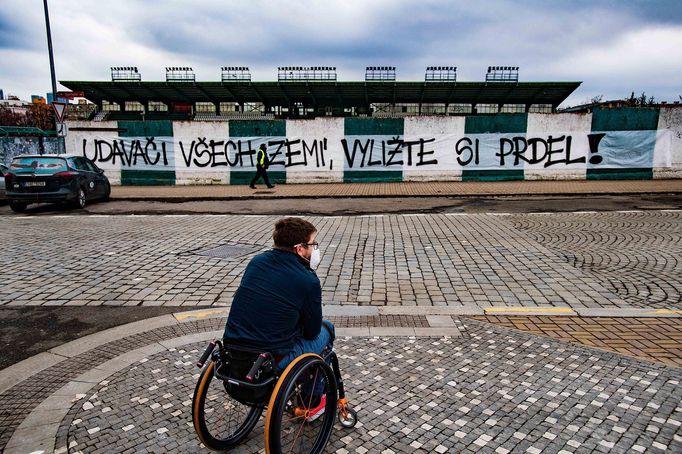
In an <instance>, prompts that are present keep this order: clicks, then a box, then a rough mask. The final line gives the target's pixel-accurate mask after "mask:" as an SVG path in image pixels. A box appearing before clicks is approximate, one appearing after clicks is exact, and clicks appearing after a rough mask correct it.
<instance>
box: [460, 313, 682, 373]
mask: <svg viewBox="0 0 682 454" xmlns="http://www.w3.org/2000/svg"><path fill="white" fill-rule="evenodd" d="M473 318H474V319H475V320H482V321H486V322H490V323H494V324H497V325H502V326H506V327H509V328H515V329H520V330H523V331H526V332H529V333H532V334H539V335H542V336H548V337H552V338H554V339H558V340H562V341H567V342H573V343H579V344H583V345H589V346H591V347H598V348H601V349H605V350H610V351H614V352H618V353H622V354H624V355H629V356H634V357H636V358H639V359H646V360H649V361H657V362H660V363H663V364H667V365H671V366H677V367H682V319H680V318H655V317H647V318H638V317H632V318H630V317H562V316H553V317H523V316H511V317H509V316H508V317H499V316H476V317H473Z"/></svg>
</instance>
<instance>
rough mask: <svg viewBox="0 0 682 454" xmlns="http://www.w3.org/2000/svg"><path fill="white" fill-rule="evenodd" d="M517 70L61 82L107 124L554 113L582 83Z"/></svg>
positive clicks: (243, 71) (132, 72)
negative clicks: (414, 77) (521, 75)
mask: <svg viewBox="0 0 682 454" xmlns="http://www.w3.org/2000/svg"><path fill="white" fill-rule="evenodd" d="M518 70H519V68H518V67H514V66H490V67H488V71H487V73H486V75H485V80H484V81H480V82H461V81H457V68H456V67H454V66H429V67H428V68H426V71H425V76H424V81H409V82H401V81H398V80H396V68H395V67H392V66H368V67H367V68H366V72H365V80H364V81H349V82H344V81H339V80H338V79H337V74H336V68H335V67H331V66H305V67H304V66H283V67H279V68H278V77H277V81H265V82H254V81H252V80H251V72H250V70H249V68H248V67H245V66H223V67H221V72H220V79H219V80H217V81H197V80H196V77H195V73H194V70H193V69H192V68H191V67H167V68H166V80H165V81H150V82H145V81H143V80H142V76H141V74H140V73H139V71H138V68H137V67H133V66H123V67H112V68H111V80H110V81H60V83H61V84H62V85H63V86H65V87H67V88H69V89H70V90H73V91H74V92H78V93H81V94H82V96H83V97H84V98H86V99H87V100H89V101H90V102H92V103H94V104H95V105H96V106H97V107H96V109H94V110H93V111H92V112H91V113H89V116H88V118H89V119H90V120H94V121H103V120H202V121H212V120H215V121H221V120H226V119H227V120H229V119H270V118H288V119H295V118H316V117H321V116H335V117H339V116H343V117H346V116H357V117H379V118H395V117H405V116H420V115H481V114H497V113H505V112H508V113H519V112H541V113H551V112H555V111H556V109H557V107H558V106H559V105H560V104H561V103H562V102H563V101H564V100H565V99H566V98H568V96H570V94H571V93H573V92H574V91H575V90H576V89H577V88H578V87H579V86H580V84H581V82H520V81H519V79H518Z"/></svg>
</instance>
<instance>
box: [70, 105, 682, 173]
mask: <svg viewBox="0 0 682 454" xmlns="http://www.w3.org/2000/svg"><path fill="white" fill-rule="evenodd" d="M67 126H68V130H69V133H68V135H67V137H66V150H67V152H69V153H75V154H80V155H85V156H87V157H88V158H90V159H92V160H93V161H95V162H96V163H97V165H99V166H100V167H102V168H103V169H104V170H105V171H106V174H107V176H109V178H110V180H111V181H112V183H114V184H123V185H134V184H177V185H186V184H247V183H248V182H249V181H250V179H251V177H252V176H253V175H254V172H255V154H256V150H257V149H258V146H259V145H260V144H263V143H264V144H266V145H267V150H268V156H269V159H270V168H269V170H268V173H269V175H270V177H271V180H272V181H273V182H274V183H311V182H330V183H331V182H362V181H366V182H381V181H384V182H391V181H497V180H524V179H526V180H556V179H651V178H682V108H672V107H671V108H661V109H628V108H624V109H602V110H595V111H594V112H593V113H589V114H585V113H559V114H498V115H478V116H467V117H464V116H456V117H455V116H453V117H436V116H433V117H407V118H381V119H378V118H338V117H323V118H317V119H311V120H230V121H182V122H171V121H118V122H116V121H104V122H86V121H79V122H67Z"/></svg>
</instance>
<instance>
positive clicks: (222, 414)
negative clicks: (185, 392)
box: [192, 361, 263, 451]
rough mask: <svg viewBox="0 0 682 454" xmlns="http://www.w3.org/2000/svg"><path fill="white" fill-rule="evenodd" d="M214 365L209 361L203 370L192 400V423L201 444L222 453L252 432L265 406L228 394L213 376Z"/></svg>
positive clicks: (220, 382) (219, 381)
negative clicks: (254, 404)
mask: <svg viewBox="0 0 682 454" xmlns="http://www.w3.org/2000/svg"><path fill="white" fill-rule="evenodd" d="M214 368H215V363H214V362H213V361H209V362H208V364H207V365H206V367H204V369H203V370H202V371H201V374H200V375H199V380H198V381H197V386H196V388H195V389H194V397H193V399H192V422H193V423H194V430H195V431H196V433H197V435H198V436H199V439H200V440H201V442H202V443H203V444H204V446H206V447H207V448H208V449H212V450H214V451H220V450H225V449H229V448H231V447H233V446H236V445H237V444H239V443H240V442H241V441H242V440H243V439H244V438H245V437H246V436H247V435H248V434H249V433H250V432H251V430H252V429H253V427H254V426H255V425H256V423H257V422H258V419H259V418H260V415H261V414H262V413H263V407H262V406H261V407H251V406H248V405H244V404H242V403H240V402H238V401H236V400H235V399H233V398H232V397H230V395H229V394H228V393H227V391H225V388H224V385H223V383H222V381H221V380H220V379H217V378H215V376H214V375H213V372H214Z"/></svg>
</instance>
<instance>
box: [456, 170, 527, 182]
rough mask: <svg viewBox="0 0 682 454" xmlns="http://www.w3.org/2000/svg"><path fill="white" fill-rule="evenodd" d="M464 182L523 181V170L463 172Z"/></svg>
mask: <svg viewBox="0 0 682 454" xmlns="http://www.w3.org/2000/svg"><path fill="white" fill-rule="evenodd" d="M462 181H523V169H518V170H462Z"/></svg>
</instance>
